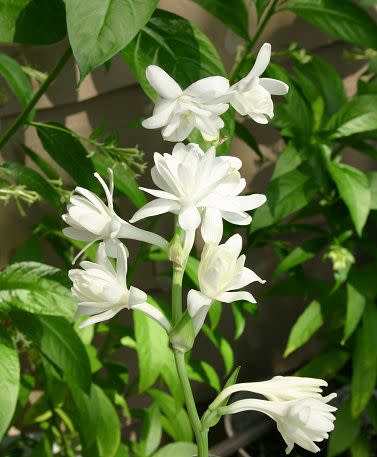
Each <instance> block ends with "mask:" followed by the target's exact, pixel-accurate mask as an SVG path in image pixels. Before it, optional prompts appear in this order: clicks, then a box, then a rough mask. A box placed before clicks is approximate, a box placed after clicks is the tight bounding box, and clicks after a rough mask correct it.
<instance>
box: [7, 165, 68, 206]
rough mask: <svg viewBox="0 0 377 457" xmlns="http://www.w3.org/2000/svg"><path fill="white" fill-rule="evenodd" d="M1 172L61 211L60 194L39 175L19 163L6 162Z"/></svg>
mask: <svg viewBox="0 0 377 457" xmlns="http://www.w3.org/2000/svg"><path fill="white" fill-rule="evenodd" d="M0 171H1V172H2V173H4V174H5V175H6V176H9V177H10V178H12V179H13V180H14V181H15V182H16V183H17V184H20V185H22V186H25V187H26V188H27V189H29V190H33V191H34V192H37V194H39V195H40V196H41V197H43V198H44V199H45V200H47V201H48V202H49V203H51V205H52V206H53V207H54V208H56V209H58V210H60V209H61V206H62V205H61V202H60V195H59V192H57V190H56V189H55V188H54V187H53V186H52V185H51V184H50V183H49V182H48V181H47V180H46V179H45V178H43V176H41V175H40V174H39V173H37V172H36V171H35V170H33V169H32V168H29V167H25V165H22V164H21V163H17V162H11V163H10V162H5V163H3V164H1V165H0Z"/></svg>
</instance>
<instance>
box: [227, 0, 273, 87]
mask: <svg viewBox="0 0 377 457" xmlns="http://www.w3.org/2000/svg"><path fill="white" fill-rule="evenodd" d="M278 2H279V0H273V1H272V3H271V6H270V8H269V10H268V11H267V13H266V14H265V16H264V18H263V20H262V22H261V23H260V24H259V25H258V28H257V30H256V32H255V34H254V36H253V38H251V39H249V41H248V42H247V43H246V45H245V48H244V50H243V52H242V54H241V55H240V57H239V58H238V59H237V61H236V63H235V65H234V67H233V68H232V71H231V73H230V83H231V84H234V83H235V82H237V79H238V77H239V74H238V73H239V71H240V70H241V68H242V66H243V64H244V62H245V60H246V59H248V58H249V54H250V52H251V50H252V49H253V47H254V45H255V43H256V42H257V40H258V38H259V37H260V36H261V34H262V32H263V30H264V29H265V28H266V25H267V23H268V22H269V20H270V19H271V17H272V16H273V15H274V13H275V12H276V6H277V4H278Z"/></svg>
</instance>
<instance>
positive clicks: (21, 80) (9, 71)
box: [0, 19, 33, 107]
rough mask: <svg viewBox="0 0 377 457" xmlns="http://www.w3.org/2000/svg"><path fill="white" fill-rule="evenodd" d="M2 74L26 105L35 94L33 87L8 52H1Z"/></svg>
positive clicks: (0, 67)
mask: <svg viewBox="0 0 377 457" xmlns="http://www.w3.org/2000/svg"><path fill="white" fill-rule="evenodd" d="M0 21H1V19H0ZM0 75H1V76H2V77H3V78H4V79H5V81H6V82H7V83H8V85H9V87H10V88H11V90H12V92H13V93H14V95H15V96H16V97H17V99H18V101H19V102H20V103H21V105H22V106H23V107H25V106H26V105H27V104H28V102H29V101H30V99H31V97H32V96H33V89H32V87H31V84H30V80H29V78H28V77H27V76H26V75H25V73H24V71H23V70H22V67H21V65H20V64H19V63H18V62H17V61H16V60H14V59H12V58H11V57H9V56H7V55H6V54H0Z"/></svg>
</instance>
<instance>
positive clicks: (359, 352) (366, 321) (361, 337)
mask: <svg viewBox="0 0 377 457" xmlns="http://www.w3.org/2000/svg"><path fill="white" fill-rule="evenodd" d="M376 328H377V309H376V305H375V304H374V303H367V305H366V307H365V310H364V314H363V323H362V326H361V328H360V329H359V330H358V331H357V334H356V345H355V350H354V354H353V372H352V382H351V404H352V416H353V417H358V416H359V415H360V414H361V413H362V411H363V410H364V409H365V408H366V406H367V404H368V402H369V400H370V398H371V396H372V394H373V392H374V389H375V385H376V380H377V333H376Z"/></svg>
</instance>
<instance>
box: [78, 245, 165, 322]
mask: <svg viewBox="0 0 377 457" xmlns="http://www.w3.org/2000/svg"><path fill="white" fill-rule="evenodd" d="M80 266H81V268H82V269H73V270H70V271H69V278H70V279H71V281H72V283H73V287H72V293H73V294H74V295H75V296H76V297H78V299H79V300H80V302H79V304H78V310H77V313H76V316H81V315H84V314H88V315H91V316H92V317H89V318H88V319H87V320H86V321H84V322H83V323H81V324H80V327H86V326H88V325H91V324H95V323H97V322H102V321H105V320H108V319H111V318H112V317H113V316H115V314H117V313H118V312H119V311H121V310H122V309H132V310H137V311H141V312H142V313H144V314H146V315H148V316H149V317H151V318H152V319H154V320H155V321H156V322H158V323H159V324H160V325H161V326H162V327H164V328H165V329H166V330H167V331H170V330H171V326H170V323H169V322H168V320H167V319H166V317H165V316H164V315H163V314H162V312H161V311H160V310H159V309H157V308H155V307H154V306H152V305H150V304H149V303H147V294H146V293H145V292H143V291H142V290H140V289H138V288H136V287H133V286H131V287H130V288H129V289H128V288H127V283H126V275H127V253H126V250H125V247H124V246H123V244H122V243H120V242H118V244H117V259H116V269H114V267H113V265H112V263H111V261H110V260H109V258H108V256H107V254H106V248H105V244H104V243H101V244H100V246H99V248H98V251H97V258H96V262H88V261H84V262H81V263H80Z"/></svg>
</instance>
